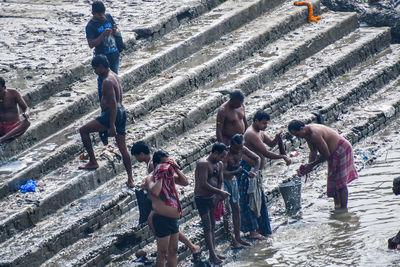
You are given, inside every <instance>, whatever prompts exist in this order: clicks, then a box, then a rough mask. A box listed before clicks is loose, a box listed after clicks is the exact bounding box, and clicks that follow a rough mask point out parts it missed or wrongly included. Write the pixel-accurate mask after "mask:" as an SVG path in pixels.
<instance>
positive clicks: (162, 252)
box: [156, 235, 170, 267]
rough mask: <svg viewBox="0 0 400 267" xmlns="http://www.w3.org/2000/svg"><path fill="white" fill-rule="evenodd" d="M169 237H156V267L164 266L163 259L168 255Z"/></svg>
mask: <svg viewBox="0 0 400 267" xmlns="http://www.w3.org/2000/svg"><path fill="white" fill-rule="evenodd" d="M169 240H170V236H169V235H168V236H165V237H157V258H156V266H157V267H164V266H165V258H166V257H167V254H168V247H169Z"/></svg>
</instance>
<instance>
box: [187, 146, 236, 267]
mask: <svg viewBox="0 0 400 267" xmlns="http://www.w3.org/2000/svg"><path fill="white" fill-rule="evenodd" d="M226 155H227V146H225V145H224V144H221V143H217V144H214V146H213V147H212V151H211V154H210V155H209V156H208V157H207V158H205V159H201V160H199V162H197V165H196V170H195V187H194V195H195V202H196V207H197V210H198V211H199V214H200V217H201V222H202V225H203V231H204V238H205V241H206V245H207V248H208V251H209V255H210V261H211V262H212V263H213V264H217V265H218V264H221V263H222V260H223V259H224V258H225V257H223V256H220V255H217V254H216V252H215V233H214V229H215V219H214V201H215V195H217V194H218V195H220V196H221V197H222V198H223V199H225V198H227V197H228V196H229V193H228V192H225V191H223V190H222V189H221V187H222V182H223V179H224V177H223V163H222V160H223V159H224V158H225V157H226Z"/></svg>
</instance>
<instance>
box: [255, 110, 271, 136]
mask: <svg viewBox="0 0 400 267" xmlns="http://www.w3.org/2000/svg"><path fill="white" fill-rule="evenodd" d="M269 121H270V117H269V114H268V113H267V112H265V111H264V110H259V111H257V112H256V114H255V115H254V117H253V127H254V128H255V129H256V130H258V131H264V130H265V129H267V126H268V122H269Z"/></svg>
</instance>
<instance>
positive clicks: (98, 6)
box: [92, 1, 106, 14]
mask: <svg viewBox="0 0 400 267" xmlns="http://www.w3.org/2000/svg"><path fill="white" fill-rule="evenodd" d="M92 12H93V13H100V14H102V13H105V12H106V7H105V6H104V4H103V2H101V1H94V2H93V4H92Z"/></svg>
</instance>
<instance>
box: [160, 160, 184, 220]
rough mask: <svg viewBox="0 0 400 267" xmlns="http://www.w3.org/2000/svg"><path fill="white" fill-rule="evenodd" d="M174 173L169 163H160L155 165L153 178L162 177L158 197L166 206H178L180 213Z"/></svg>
mask: <svg viewBox="0 0 400 267" xmlns="http://www.w3.org/2000/svg"><path fill="white" fill-rule="evenodd" d="M174 174H175V170H174V168H173V167H172V166H171V165H170V164H168V163H162V164H159V165H158V166H157V167H156V170H155V171H154V179H155V181H157V180H159V179H163V182H162V188H161V193H160V198H161V199H162V200H163V201H164V203H165V204H166V205H167V206H171V207H175V208H178V210H179V212H180V213H181V214H182V205H181V202H180V201H179V197H178V192H177V191H176V188H175V179H174Z"/></svg>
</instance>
